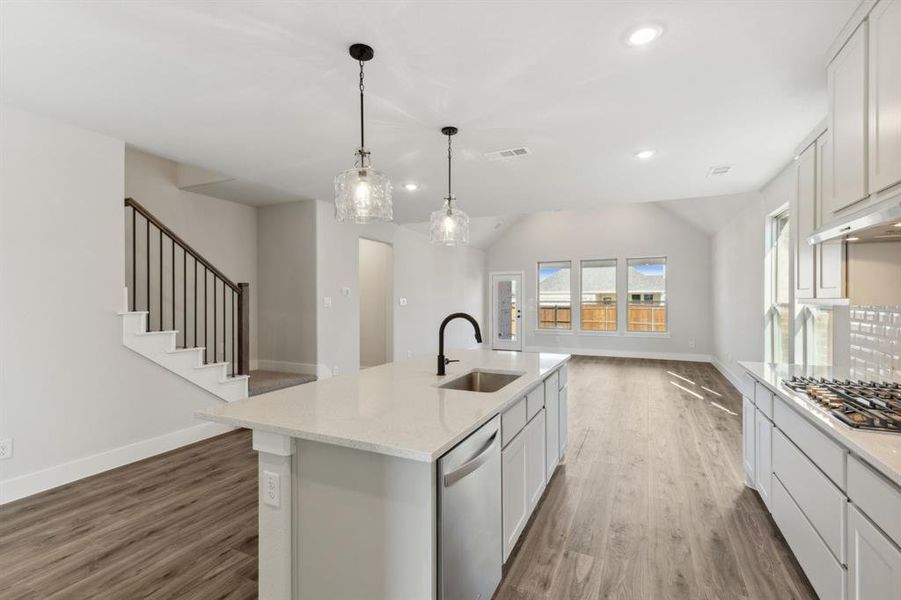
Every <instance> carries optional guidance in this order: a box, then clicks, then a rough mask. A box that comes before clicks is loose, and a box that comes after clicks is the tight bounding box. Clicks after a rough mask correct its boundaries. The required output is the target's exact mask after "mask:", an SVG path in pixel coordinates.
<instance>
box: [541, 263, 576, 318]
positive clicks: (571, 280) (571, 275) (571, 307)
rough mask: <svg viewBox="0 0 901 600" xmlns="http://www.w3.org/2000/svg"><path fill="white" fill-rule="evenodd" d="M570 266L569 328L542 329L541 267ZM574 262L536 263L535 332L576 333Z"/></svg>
mask: <svg viewBox="0 0 901 600" xmlns="http://www.w3.org/2000/svg"><path fill="white" fill-rule="evenodd" d="M564 263H565V264H567V265H569V327H542V326H541V265H554V264H564ZM573 291H574V286H573V261H572V259H562V260H539V261H537V262H536V263H535V292H536V293H535V332H536V333H551V334H557V335H559V334H568V333H574V332H575V331H576V329H575V327H574V326H573V318H574V314H573V312H574V311H573V304H574V302H573Z"/></svg>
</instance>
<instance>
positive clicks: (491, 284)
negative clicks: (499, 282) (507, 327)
mask: <svg viewBox="0 0 901 600" xmlns="http://www.w3.org/2000/svg"><path fill="white" fill-rule="evenodd" d="M496 275H501V276H503V275H516V276H518V277H519V284H520V285H519V287H520V288H522V289H520V294H519V296H520V298H519V300H520V307H519V329H520V331H519V332H518V333H519V350H510V349H509V348H499V350H506V351H510V352H522V351H523V349H524V348H525V345H526V340H525V331H524V330H523V327H522V323H523V319H522V312H523V311H522V303H523V301H524V298H525V289H524V288H525V285H526V274H525V271H513V270H509V271H489V272H488V288H489V289H488V336H489V337H490V338H491V349H492V350H495V347H494V340H495V337H494V334H495V330H494V317H495V316H496V315H495V314H494V301H495V297H494V277H495V276H496Z"/></svg>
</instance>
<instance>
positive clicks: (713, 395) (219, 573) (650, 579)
mask: <svg viewBox="0 0 901 600" xmlns="http://www.w3.org/2000/svg"><path fill="white" fill-rule="evenodd" d="M677 375H678V376H681V377H682V378H685V379H682V378H680V377H677ZM686 380H688V381H686ZM673 384H678V385H680V386H682V387H683V388H685V389H688V390H690V391H692V392H694V393H695V394H698V395H700V396H701V397H700V398H699V397H697V396H694V395H692V394H691V393H688V392H686V391H684V390H683V389H680V388H679V387H676V386H675V385H673ZM702 386H703V387H702ZM704 388H706V389H704ZM711 402H716V403H717V404H719V405H720V406H721V407H722V408H718V407H716V406H714V405H713V404H712V403H711ZM569 403H570V404H569V406H570V446H569V451H568V453H567V457H566V460H565V464H564V466H563V467H562V468H560V469H558V471H557V474H556V475H555V476H554V478H553V479H552V480H551V483H550V485H549V487H548V490H547V492H546V493H545V497H544V499H543V501H542V503H541V504H540V505H539V507H538V509H537V510H536V512H535V514H534V516H533V518H532V521H531V523H530V524H529V527H528V528H527V530H526V531H525V533H524V534H523V536H522V538H521V539H520V542H519V545H518V548H517V549H516V550H514V554H513V556H512V557H511V559H510V561H509V562H508V565H507V567H506V569H505V575H504V580H503V582H502V583H501V587H500V588H499V590H498V592H497V594H496V598H497V599H498V600H513V599H517V600H518V599H526V598H528V599H540V598H547V599H554V600H557V599H568V598H585V599H588V598H592V599H593V598H616V599H619V598H629V599H632V598H634V599H645V598H647V599H649V600H657V599H674V600H677V599H681V598H685V599H709V600H726V599H729V600H731V599H737V598H748V599H758V598H759V599H761V600H763V599H766V600H771V599H788V598H799V599H801V598H805V599H806V598H816V596H815V594H814V592H813V590H812V589H811V587H810V585H809V583H808V582H807V580H806V579H805V577H804V575H803V574H802V573H801V570H800V568H799V566H798V564H797V562H796V561H795V560H794V558H793V557H792V556H791V553H790V552H789V550H788V548H787V546H786V545H785V542H784V541H783V540H782V538H781V537H780V535H779V533H778V532H777V530H776V528H775V526H774V524H773V523H772V521H771V519H770V518H769V516H768V515H767V513H766V509H765V507H764V506H763V503H762V502H761V500H760V498H759V497H758V496H757V495H756V494H755V493H754V492H752V491H750V490H748V489H746V488H745V487H744V485H743V480H744V475H743V473H742V466H741V444H740V440H741V397H740V396H739V394H738V393H737V392H736V391H735V389H734V388H732V387H731V386H730V385H729V384H728V383H727V382H726V381H725V380H724V379H723V378H722V377H721V376H720V375H719V373H718V372H716V370H715V369H713V367H711V366H710V365H707V364H700V363H684V362H666V361H649V360H633V359H609V358H585V357H577V358H575V359H574V360H573V361H572V363H571V365H570V377H569ZM723 409H725V410H723ZM732 413H735V414H732ZM256 519H257V510H256V457H255V454H254V452H253V451H252V449H251V447H250V436H249V433H248V432H244V431H242V432H236V433H232V434H228V435H225V436H221V437H218V438H215V439H212V440H208V441H206V442H202V443H200V444H196V445H194V446H191V447H189V448H184V449H181V450H177V451H175V452H171V453H169V454H166V455H162V456H159V457H155V458H152V459H149V460H146V461H142V462H140V463H136V464H133V465H129V466H127V467H123V468H121V469H117V470H115V471H110V472H108V473H104V474H101V475H98V476H96V477H92V478H90V479H86V480H83V481H80V482H77V483H74V484H72V485H69V486H66V487H62V488H58V489H56V490H52V491H50V492H47V493H45V494H40V495H38V496H34V497H32V498H27V499H25V500H22V501H19V502H15V503H11V504H7V505H5V506H3V507H0V598H2V599H4V600H6V599H32V598H42V599H43V598H53V599H57V598H65V599H70V598H77V599H80V598H92V599H105V598H113V599H120V598H121V599H133V598H190V599H218V598H229V599H238V598H255V597H256V573H257V565H256V553H257V538H256Z"/></svg>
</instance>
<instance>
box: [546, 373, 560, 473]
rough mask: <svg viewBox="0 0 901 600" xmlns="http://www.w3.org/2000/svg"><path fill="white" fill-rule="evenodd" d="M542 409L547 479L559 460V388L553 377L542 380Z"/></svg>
mask: <svg viewBox="0 0 901 600" xmlns="http://www.w3.org/2000/svg"><path fill="white" fill-rule="evenodd" d="M544 410H545V417H546V418H547V422H546V423H545V448H546V452H547V456H546V457H545V458H546V460H547V465H546V466H547V472H546V476H547V480H548V481H550V480H551V476H552V475H553V474H554V469H556V468H557V463H559V462H560V390H558V389H557V379H556V378H553V381H551V380H550V379H549V380H547V381H545V382H544Z"/></svg>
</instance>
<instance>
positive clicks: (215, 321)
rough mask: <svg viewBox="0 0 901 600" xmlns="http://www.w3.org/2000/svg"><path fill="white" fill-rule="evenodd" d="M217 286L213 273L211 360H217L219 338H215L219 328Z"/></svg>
mask: <svg viewBox="0 0 901 600" xmlns="http://www.w3.org/2000/svg"><path fill="white" fill-rule="evenodd" d="M218 291H219V288H217V287H216V275H215V274H214V275H213V362H216V361H217V360H219V340H218V339H216V333H217V330H218V329H219V319H218V317H217V316H216V309H217V307H218V306H219V305H218V304H217V303H216V293H217V292H218Z"/></svg>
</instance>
